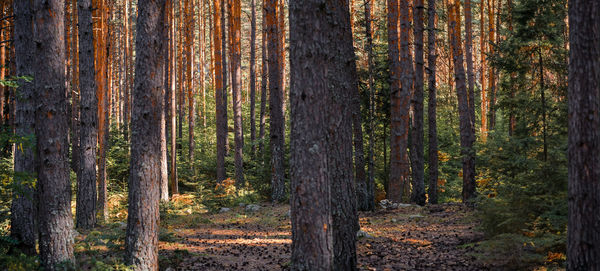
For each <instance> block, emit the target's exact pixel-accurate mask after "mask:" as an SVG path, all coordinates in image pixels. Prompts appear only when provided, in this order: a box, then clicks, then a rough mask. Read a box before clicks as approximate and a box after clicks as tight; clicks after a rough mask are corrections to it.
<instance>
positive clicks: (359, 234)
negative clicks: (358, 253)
mask: <svg viewBox="0 0 600 271" xmlns="http://www.w3.org/2000/svg"><path fill="white" fill-rule="evenodd" d="M356 237H357V238H373V236H372V235H370V234H369V233H367V232H366V231H363V230H359V231H357V232H356Z"/></svg>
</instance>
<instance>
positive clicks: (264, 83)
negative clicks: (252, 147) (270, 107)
mask: <svg viewBox="0 0 600 271" xmlns="http://www.w3.org/2000/svg"><path fill="white" fill-rule="evenodd" d="M261 32H262V37H261V39H262V42H261V43H262V45H261V52H262V57H261V65H260V66H261V72H260V77H261V80H260V127H259V132H258V139H259V142H258V152H259V153H261V155H264V153H263V145H264V139H265V122H266V117H265V115H266V111H267V87H268V63H269V61H268V59H267V15H266V1H265V0H263V5H262V31H261Z"/></svg>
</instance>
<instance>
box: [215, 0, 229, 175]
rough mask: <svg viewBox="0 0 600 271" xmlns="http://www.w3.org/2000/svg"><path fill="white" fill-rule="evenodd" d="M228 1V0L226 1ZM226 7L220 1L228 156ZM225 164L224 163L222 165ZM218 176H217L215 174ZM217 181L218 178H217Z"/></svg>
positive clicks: (224, 128) (227, 153)
mask: <svg viewBox="0 0 600 271" xmlns="http://www.w3.org/2000/svg"><path fill="white" fill-rule="evenodd" d="M228 1H230V0H228ZM226 8H227V7H226V6H225V0H221V27H222V31H221V34H222V35H223V36H222V37H221V50H222V52H221V56H222V57H221V62H222V63H221V67H222V73H223V77H222V78H223V92H222V93H223V104H222V105H223V111H222V114H223V116H224V117H223V123H222V125H223V128H222V129H223V130H224V131H225V132H224V133H225V156H229V122H228V121H227V119H228V118H227V114H228V111H227V94H228V93H227V92H228V91H229V90H228V89H227V83H228V82H230V81H229V79H231V78H230V76H229V72H228V71H230V70H231V69H228V67H229V66H227V26H226V25H225V19H226V18H227V12H226ZM223 164H225V163H223ZM223 172H225V169H223ZM217 176H218V174H217ZM223 176H225V174H223ZM217 179H218V178H217Z"/></svg>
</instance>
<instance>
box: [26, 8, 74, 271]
mask: <svg viewBox="0 0 600 271" xmlns="http://www.w3.org/2000/svg"><path fill="white" fill-rule="evenodd" d="M33 11H34V18H33V21H34V25H33V29H34V33H33V40H34V42H35V44H36V46H35V50H34V53H35V56H36V60H35V63H34V65H33V75H34V78H35V80H34V85H35V94H36V95H35V104H36V113H35V135H36V139H37V145H36V172H37V178H38V179H37V180H38V182H37V189H38V195H39V199H40V201H39V204H38V208H39V235H40V236H39V241H40V243H39V250H40V260H41V264H42V266H43V267H44V268H45V269H47V270H55V268H56V267H57V265H58V264H59V263H61V262H65V261H73V260H74V257H73V236H72V231H73V218H72V214H71V182H70V180H69V171H70V169H69V165H68V162H67V161H68V160H67V155H68V149H69V147H68V146H67V145H65V144H66V143H67V133H68V129H69V128H68V120H67V114H66V108H67V100H66V92H65V69H64V63H65V50H64V48H65V47H64V46H65V43H64V40H63V32H64V2H63V0H35V1H34V2H33Z"/></svg>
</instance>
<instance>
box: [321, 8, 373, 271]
mask: <svg viewBox="0 0 600 271" xmlns="http://www.w3.org/2000/svg"><path fill="white" fill-rule="evenodd" d="M326 3H327V4H326V9H327V11H328V13H327V14H328V16H327V20H328V23H329V24H330V25H331V31H328V32H329V41H328V43H327V44H328V47H326V48H327V50H328V51H329V52H330V54H331V61H330V64H329V65H330V67H329V70H330V71H332V72H330V73H326V75H327V79H328V80H327V83H328V84H327V87H329V93H330V95H329V96H328V97H327V98H328V99H327V100H326V102H327V103H328V104H329V106H328V108H329V111H328V112H329V113H328V114H329V118H328V123H329V124H328V130H327V135H329V136H328V141H329V142H328V149H327V152H328V156H329V157H328V166H329V170H328V171H329V174H330V175H329V176H330V178H331V201H332V202H331V208H332V219H333V252H334V258H333V264H334V266H335V269H336V270H357V267H356V263H357V257H356V232H357V231H358V230H359V227H360V226H359V224H358V213H357V208H356V187H355V182H354V175H353V172H352V169H353V165H352V113H353V109H352V107H350V106H348V105H349V104H350V105H352V100H353V99H354V98H355V97H354V96H355V95H356V92H358V82H357V75H356V62H355V61H356V60H355V59H356V57H355V55H354V46H353V42H352V29H351V26H350V10H349V7H348V5H349V2H348V0H328V1H326ZM363 170H364V164H363Z"/></svg>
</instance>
